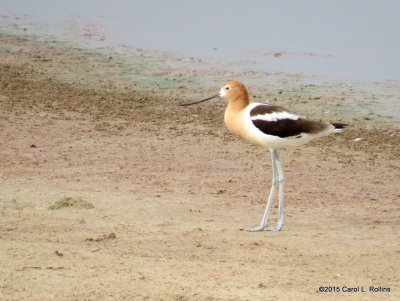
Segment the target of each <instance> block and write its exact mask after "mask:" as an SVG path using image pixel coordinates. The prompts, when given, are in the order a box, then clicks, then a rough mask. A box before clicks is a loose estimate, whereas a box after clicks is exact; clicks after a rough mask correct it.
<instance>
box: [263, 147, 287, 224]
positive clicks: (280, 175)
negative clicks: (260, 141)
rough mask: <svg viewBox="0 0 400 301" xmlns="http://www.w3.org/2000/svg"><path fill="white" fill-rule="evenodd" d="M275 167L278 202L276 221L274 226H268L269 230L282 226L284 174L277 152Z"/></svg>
mask: <svg viewBox="0 0 400 301" xmlns="http://www.w3.org/2000/svg"><path fill="white" fill-rule="evenodd" d="M275 160H276V167H277V173H278V183H279V203H278V223H277V225H276V226H275V227H271V228H268V229H267V230H270V231H280V230H281V229H282V227H283V197H284V188H285V176H284V174H283V170H282V165H281V162H280V160H279V156H278V154H276V156H275Z"/></svg>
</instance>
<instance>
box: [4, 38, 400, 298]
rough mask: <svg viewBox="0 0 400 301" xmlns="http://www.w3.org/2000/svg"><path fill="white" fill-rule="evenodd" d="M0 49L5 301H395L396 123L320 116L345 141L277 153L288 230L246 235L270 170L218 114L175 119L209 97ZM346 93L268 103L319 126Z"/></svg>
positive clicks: (215, 108) (16, 48)
mask: <svg viewBox="0 0 400 301" xmlns="http://www.w3.org/2000/svg"><path fill="white" fill-rule="evenodd" d="M0 41H1V45H2V48H1V49H2V51H1V52H0V129H1V131H0V139H1V140H0V141H1V144H0V164H1V170H0V191H1V194H0V241H1V243H0V262H1V265H0V299H1V300H400V286H399V278H400V275H399V268H400V262H399V258H400V248H399V233H400V231H399V225H400V219H399V200H400V185H399V176H400V162H399V155H400V153H399V145H400V144H399V142H400V137H399V123H398V122H395V121H393V120H388V119H384V118H378V117H365V116H361V115H360V116H350V115H345V116H341V114H340V111H339V110H332V111H330V112H329V113H327V114H324V119H326V120H332V121H341V122H347V123H349V125H350V126H349V128H348V129H347V130H346V131H345V132H343V133H342V134H340V135H333V136H331V137H326V138H323V139H320V140H319V141H316V142H312V143H310V144H309V145H307V146H304V147H301V148H298V149H291V150H282V151H281V152H280V154H281V159H282V163H283V166H284V170H285V172H286V179H287V183H286V208H285V226H284V228H283V230H282V231H281V232H268V231H265V232H261V233H250V232H247V231H246V229H247V228H249V227H253V226H256V225H258V223H259V220H260V219H261V216H262V212H263V210H264V205H265V204H264V203H265V200H266V197H267V194H268V191H269V186H270V181H271V166H270V162H269V154H268V153H267V151H266V150H264V149H261V148H254V147H252V146H250V145H248V144H246V143H245V142H242V141H240V140H238V139H236V138H235V137H233V136H232V135H231V134H229V133H228V131H227V130H226V129H225V128H224V126H223V122H222V113H223V108H224V103H223V102H220V103H217V102H214V103H205V104H204V105H201V106H195V107H190V108H189V107H188V108H181V107H177V106H176V104H178V103H180V102H186V101H187V100H188V99H190V100H197V99H200V97H206V96H209V93H210V91H213V90H212V89H211V88H213V89H214V90H216V89H218V85H219V84H220V83H218V84H217V85H216V87H210V90H201V89H193V90H191V89H188V88H187V87H185V86H181V87H179V88H176V89H172V88H157V87H149V86H148V87H144V86H143V87H142V86H140V85H130V84H129V82H127V83H124V84H123V85H122V84H120V82H121V81H118V80H114V79H113V80H104V79H101V80H99V77H96V76H97V75H98V74H97V73H96V74H94V73H93V72H94V71H93V70H102V71H104V68H114V69H115V68H119V67H118V66H119V65H113V66H110V65H109V64H110V63H108V62H104V58H103V57H101V56H100V57H93V56H85V55H82V54H80V55H76V52H75V55H71V54H70V52H69V50H65V51H61V50H60V48H55V47H49V46H48V45H47V46H46V45H43V44H41V43H39V42H37V43H34V42H32V41H29V42H28V41H26V40H24V39H20V38H16V37H13V36H8V35H2V36H1V40H0ZM61 63H63V64H64V65H62V64H61ZM121 72H122V71H121ZM85 74H86V75H85ZM93 74H94V75H93ZM96 78H97V80H96ZM223 81H224V79H221V83H222V82H223ZM330 91H332V90H330ZM257 92H258V91H257ZM350 92H351V91H349V93H348V94H343V93H342V92H340V93H337V94H335V93H334V92H329V93H328V92H323V91H321V92H320V93H319V95H318V97H315V95H311V96H310V95H307V93H303V94H298V95H293V93H291V94H286V93H277V94H276V95H275V97H274V102H275V103H277V104H280V105H284V106H290V107H291V108H292V109H295V110H297V111H299V112H300V113H303V114H305V115H308V116H310V117H313V118H319V117H318V116H320V113H321V110H323V109H322V108H325V107H326V106H328V103H329V104H330V105H331V106H333V107H334V106H336V105H345V104H346V102H351V101H354V99H355V98H357V97H358V96H355V95H354V93H350ZM265 93H266V92H265V91H264V92H263V91H260V92H259V93H257V94H258V95H257V97H258V98H262V97H268V95H267V94H265ZM256 100H257V101H258V99H256ZM343 103H344V104H343ZM358 137H362V140H361V141H360V142H354V139H355V138H358ZM64 198H70V200H71V199H72V200H75V201H76V203H75V205H74V206H71V207H66V208H60V209H53V210H52V209H49V206H51V205H53V204H55V203H56V202H57V201H60V200H63V199H64ZM321 286H322V287H326V290H329V289H330V288H329V287H335V288H333V289H339V290H340V292H319V288H320V287H321ZM336 287H337V288H336ZM370 287H375V289H376V290H384V288H385V289H390V292H382V291H381V292H379V291H377V292H370V291H369V290H370ZM347 288H359V289H361V288H363V289H364V290H365V292H345V290H347Z"/></svg>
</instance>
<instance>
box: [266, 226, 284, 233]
mask: <svg viewBox="0 0 400 301" xmlns="http://www.w3.org/2000/svg"><path fill="white" fill-rule="evenodd" d="M282 227H283V224H278V225H276V226H275V227H269V228H267V230H268V231H274V232H276V231H281V229H282Z"/></svg>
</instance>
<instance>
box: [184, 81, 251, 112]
mask: <svg viewBox="0 0 400 301" xmlns="http://www.w3.org/2000/svg"><path fill="white" fill-rule="evenodd" d="M218 97H222V98H226V99H228V100H229V102H230V103H238V104H239V103H240V104H242V106H246V105H247V104H248V103H249V94H248V93H247V89H246V87H245V86H244V84H243V83H241V82H238V81H229V82H226V83H225V84H223V85H222V87H221V90H220V91H219V94H216V95H213V96H211V97H207V98H205V99H202V100H199V101H196V102H192V103H186V104H181V105H180V106H190V105H194V104H198V103H201V102H204V101H207V100H210V99H214V98H218Z"/></svg>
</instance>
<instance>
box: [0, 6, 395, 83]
mask: <svg viewBox="0 0 400 301" xmlns="http://www.w3.org/2000/svg"><path fill="white" fill-rule="evenodd" d="M399 12H400V1H395V0H385V1H372V0H367V1H344V0H338V1H324V0H306V1H290V0H286V1H285V0H284V1H265V0H264V1H262V0H252V1H232V0H231V1H227V0H213V1H209V0H203V1H184V0H169V1H157V0H145V1H129V0H85V1H83V0H80V1H78V0H69V1H61V0H41V1H28V0H13V1H4V0H3V1H0V14H1V15H3V21H4V20H5V21H7V18H5V16H10V15H12V14H16V15H17V16H18V18H19V20H17V22H19V23H20V24H28V25H29V24H31V23H34V24H38V25H40V26H41V30H42V31H43V32H46V33H52V34H57V35H60V36H63V35H68V36H69V37H70V36H71V33H72V35H73V33H74V32H77V28H81V29H83V30H86V31H88V32H89V31H90V30H91V31H92V32H93V33H94V34H95V35H96V37H97V39H96V43H97V44H100V45H103V46H116V45H128V46H132V47H139V48H146V49H157V50H162V51H165V50H167V51H171V52H173V53H176V54H179V55H185V56H193V57H196V58H207V57H210V58H218V59H234V60H241V61H252V62H256V64H255V65H254V64H253V65H251V67H250V65H249V68H254V69H256V68H259V69H263V70H267V71H285V72H304V73H311V74H323V75H326V76H327V77H328V78H330V79H333V80H354V81H377V80H385V79H395V80H400V38H399V37H400V17H399ZM13 22H15V20H13ZM92 40H94V39H92ZM274 53H275V56H274ZM279 54H281V55H280V56H279Z"/></svg>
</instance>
